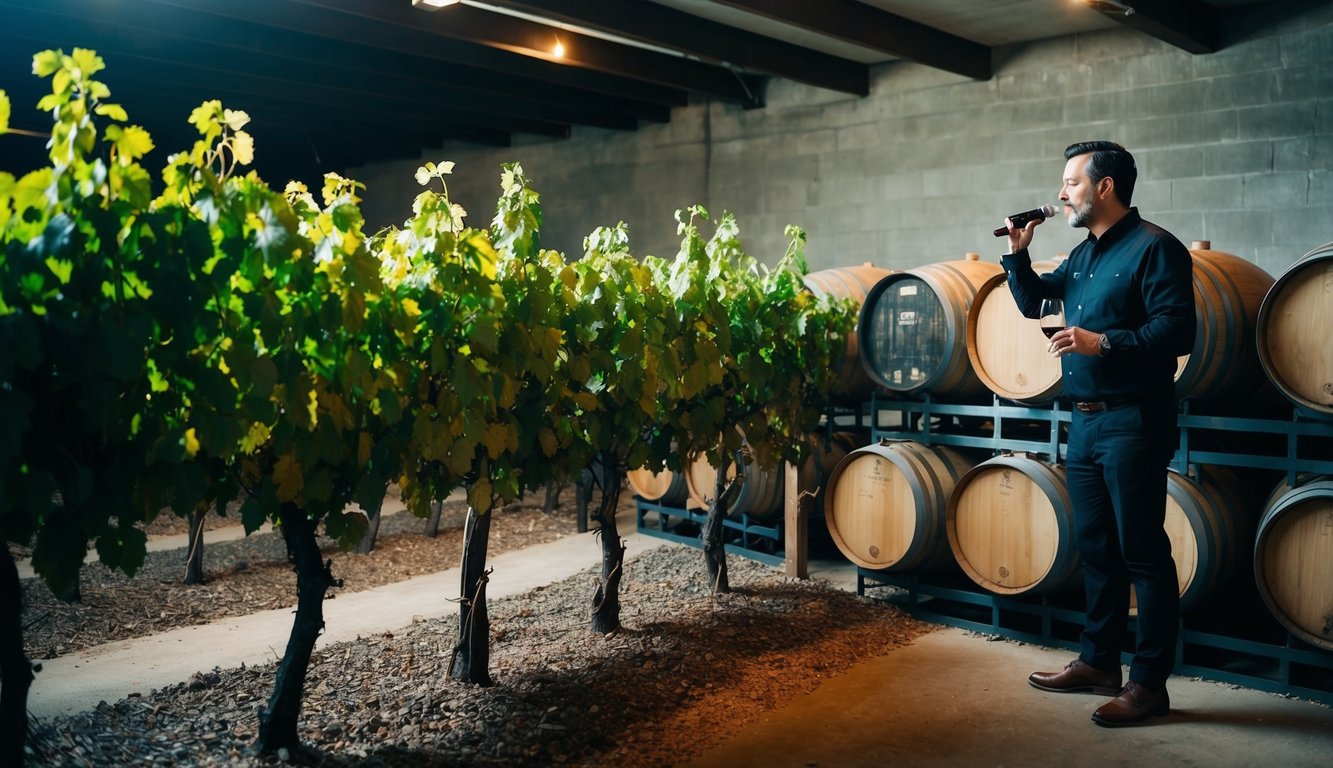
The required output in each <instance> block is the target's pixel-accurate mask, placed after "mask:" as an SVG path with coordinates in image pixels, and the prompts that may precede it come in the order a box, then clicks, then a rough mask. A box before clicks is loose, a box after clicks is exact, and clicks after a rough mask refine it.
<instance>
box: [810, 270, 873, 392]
mask: <svg viewBox="0 0 1333 768" xmlns="http://www.w3.org/2000/svg"><path fill="white" fill-rule="evenodd" d="M892 273H893V270H891V269H884V268H883V267H876V266H874V265H873V264H871V263H870V262H866V263H865V264H862V265H861V266H859V267H837V268H835V269H824V270H820V271H818V272H811V273H810V274H808V275H806V276H805V287H806V288H807V289H808V290H809V291H810V292H811V293H813V294H814V295H816V296H836V297H838V298H843V299H851V300H852V301H854V302H856V305H857V306H858V307H859V306H861V305H862V304H864V303H865V300H866V294H867V293H869V292H870V289H871V288H874V287H875V284H876V283H878V282H879V281H880V280H883V279H884V278H885V277H888V276H889V275H890V274H892ZM834 370H836V371H837V373H838V386H837V387H836V388H835V389H834V390H833V394H834V396H835V397H837V398H839V399H846V400H854V401H856V402H857V403H860V402H862V401H863V400H865V398H866V396H867V395H869V394H870V392H871V390H873V389H874V388H875V383H874V382H873V381H871V380H870V376H869V375H867V374H866V371H865V368H862V367H861V357H860V353H859V352H858V351H857V342H856V331H855V329H853V330H852V334H851V335H850V336H848V337H847V349H846V354H845V355H844V356H843V359H842V360H840V361H838V362H837V363H836V364H835V366H834Z"/></svg>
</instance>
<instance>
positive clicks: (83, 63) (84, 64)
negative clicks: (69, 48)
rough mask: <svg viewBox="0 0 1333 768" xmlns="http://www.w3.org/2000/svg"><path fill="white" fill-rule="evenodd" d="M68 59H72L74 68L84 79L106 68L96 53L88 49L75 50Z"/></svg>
mask: <svg viewBox="0 0 1333 768" xmlns="http://www.w3.org/2000/svg"><path fill="white" fill-rule="evenodd" d="M70 58H71V59H73V61H74V66H76V67H78V68H79V71H80V72H81V73H82V74H83V76H84V77H85V78H87V77H88V76H89V75H93V74H96V73H98V72H100V71H102V70H103V69H105V68H106V63H105V62H103V61H102V57H101V56H98V55H97V52H96V51H93V50H90V49H88V48H75V49H74V53H73V54H72V55H71V56H70Z"/></svg>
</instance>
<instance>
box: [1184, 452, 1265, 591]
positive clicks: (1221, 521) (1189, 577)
mask: <svg viewBox="0 0 1333 768" xmlns="http://www.w3.org/2000/svg"><path fill="white" fill-rule="evenodd" d="M1254 518H1255V515H1254V514H1253V512H1252V507H1249V506H1247V504H1246V494H1245V493H1244V492H1243V491H1242V489H1241V485H1240V481H1239V480H1238V479H1237V478H1236V476H1235V474H1234V473H1232V472H1230V471H1228V470H1226V469H1224V468H1222V467H1214V466H1208V467H1201V468H1200V469H1199V472H1198V478H1197V479H1195V478H1191V477H1189V476H1187V475H1182V474H1179V473H1177V472H1175V471H1172V472H1168V473H1167V481H1166V522H1165V525H1164V527H1165V528H1166V535H1167V538H1169V539H1170V540H1171V557H1172V558H1174V559H1175V561H1176V580H1177V582H1178V583H1179V584H1180V609H1181V610H1182V611H1188V610H1190V609H1192V608H1197V607H1199V606H1201V605H1203V604H1205V603H1206V602H1208V600H1209V599H1210V598H1214V597H1217V596H1218V595H1219V594H1221V592H1222V587H1224V586H1225V585H1226V583H1227V581H1228V580H1229V579H1230V578H1231V577H1232V576H1234V575H1235V574H1236V573H1240V572H1242V571H1243V570H1245V566H1246V559H1247V558H1248V556H1249V547H1250V544H1249V542H1250V541H1252V540H1253V535H1254V533H1253V532H1254V522H1255V520H1254Z"/></svg>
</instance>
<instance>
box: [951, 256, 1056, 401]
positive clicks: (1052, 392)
mask: <svg viewBox="0 0 1333 768" xmlns="http://www.w3.org/2000/svg"><path fill="white" fill-rule="evenodd" d="M1058 264H1059V262H1057V261H1034V262H1033V263H1032V269H1033V270H1034V271H1035V272H1037V273H1038V274H1042V273H1045V272H1050V271H1051V270H1053V269H1055V267H1056V266H1057V265H1058ZM1005 277H1006V276H1005V275H1004V274H1003V273H1001V274H998V275H995V276H993V277H990V278H987V280H986V282H984V283H982V284H981V287H980V288H978V289H977V297H976V299H975V300H974V301H973V302H972V309H971V310H970V311H969V312H968V316H967V356H968V359H969V360H971V362H972V369H973V370H974V371H976V374H977V378H979V379H981V383H982V384H985V385H986V388H987V389H989V390H990V391H992V392H994V393H995V394H997V395H999V396H1000V397H1003V398H1004V399H1006V400H1012V401H1014V402H1017V403H1024V404H1028V405H1038V404H1041V403H1048V402H1050V401H1051V400H1054V399H1055V398H1056V397H1059V395H1060V393H1061V392H1062V391H1063V389H1064V386H1063V383H1062V380H1061V377H1060V358H1058V357H1053V356H1051V354H1050V352H1048V351H1047V346H1048V342H1047V340H1046V336H1045V334H1043V333H1042V332H1041V328H1040V326H1038V324H1037V321H1036V320H1035V319H1029V318H1026V317H1023V313H1022V312H1019V311H1018V304H1017V302H1015V301H1014V296H1013V294H1012V293H1010V292H1009V284H1008V282H1007V281H1006V279H1005Z"/></svg>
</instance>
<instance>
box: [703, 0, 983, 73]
mask: <svg viewBox="0 0 1333 768" xmlns="http://www.w3.org/2000/svg"><path fill="white" fill-rule="evenodd" d="M715 2H717V3H718V4H719V5H726V6H730V7H732V8H736V9H739V10H742V11H746V12H749V13H754V14H757V15H760V16H766V17H768V18H770V19H774V20H776V21H780V22H782V23H784V24H790V25H792V26H794V27H800V28H801V29H807V30H810V31H812V32H817V33H819V34H821V35H827V36H828V37H835V38H837V39H839V40H843V41H846V42H849V43H855V44H856V45H860V46H864V47H866V48H871V49H874V50H876V51H881V52H883V53H887V54H890V55H892V56H897V57H899V58H903V59H908V60H909V61H915V62H917V63H918V64H924V65H926V66H928V67H934V68H935V69H943V70H946V71H948V72H954V73H956V74H959V75H964V76H966V77H970V78H973V79H976V80H989V79H990V78H991V76H992V75H993V74H994V72H993V70H992V67H991V51H990V48H988V47H987V46H984V45H981V44H980V43H974V42H972V41H971V40H968V39H966V38H962V37H958V36H956V35H951V34H949V33H947V32H942V31H940V30H938V29H935V28H934V27H928V26H926V25H925V24H921V23H919V22H916V21H912V20H911V19H907V18H903V17H902V16H898V15H897V14H893V13H889V12H888V11H881V10H879V9H878V8H875V7H873V6H869V5H866V4H865V3H860V2H857V1H856V0H819V2H810V1H809V0H715Z"/></svg>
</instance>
